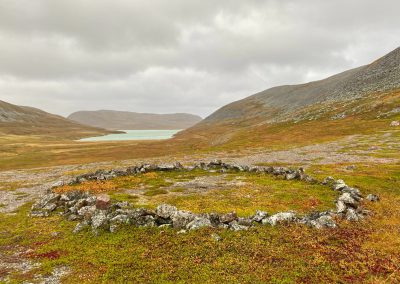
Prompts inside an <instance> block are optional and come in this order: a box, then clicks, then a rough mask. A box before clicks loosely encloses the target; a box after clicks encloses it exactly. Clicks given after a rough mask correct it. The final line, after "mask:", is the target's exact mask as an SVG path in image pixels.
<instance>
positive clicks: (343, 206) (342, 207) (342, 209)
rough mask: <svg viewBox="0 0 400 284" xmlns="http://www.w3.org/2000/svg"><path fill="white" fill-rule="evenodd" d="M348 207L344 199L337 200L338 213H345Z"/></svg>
mask: <svg viewBox="0 0 400 284" xmlns="http://www.w3.org/2000/svg"><path fill="white" fill-rule="evenodd" d="M346 209H347V206H346V204H345V203H344V202H343V201H340V200H339V201H337V202H336V212H337V213H344V212H345V211H346Z"/></svg>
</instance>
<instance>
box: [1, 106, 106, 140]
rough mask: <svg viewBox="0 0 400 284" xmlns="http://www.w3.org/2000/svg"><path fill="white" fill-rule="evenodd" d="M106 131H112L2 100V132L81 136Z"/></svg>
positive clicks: (104, 132) (65, 136)
mask: <svg viewBox="0 0 400 284" xmlns="http://www.w3.org/2000/svg"><path fill="white" fill-rule="evenodd" d="M106 133H110V131H107V130H104V129H100V128H95V127H91V126H86V125H81V124H79V123H76V122H74V121H71V120H68V119H66V118H64V117H61V116H58V115H54V114H50V113H47V112H45V111H42V110H39V109H36V108H33V107H26V106H17V105H13V104H10V103H6V102H4V101H0V134H14V135H47V136H55V137H64V138H67V137H68V138H79V137H85V136H93V135H102V134H106Z"/></svg>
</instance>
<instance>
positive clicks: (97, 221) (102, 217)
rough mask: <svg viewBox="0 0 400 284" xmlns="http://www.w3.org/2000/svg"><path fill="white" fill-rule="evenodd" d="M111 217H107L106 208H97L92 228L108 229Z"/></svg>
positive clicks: (92, 219) (92, 220)
mask: <svg viewBox="0 0 400 284" xmlns="http://www.w3.org/2000/svg"><path fill="white" fill-rule="evenodd" d="M109 221H110V220H109V219H108V218H107V212H106V211H105V210H96V212H95V213H94V214H93V216H92V218H91V224H92V228H93V229H95V230H97V229H105V230H106V229H108V228H109Z"/></svg>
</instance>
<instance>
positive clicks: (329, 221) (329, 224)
mask: <svg viewBox="0 0 400 284" xmlns="http://www.w3.org/2000/svg"><path fill="white" fill-rule="evenodd" d="M310 225H311V226H312V227H314V228H317V229H321V228H336V227H337V225H336V223H335V221H334V220H333V218H332V217H331V216H329V215H324V216H321V217H319V218H317V219H315V220H311V221H310Z"/></svg>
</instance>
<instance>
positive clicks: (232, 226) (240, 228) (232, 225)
mask: <svg viewBox="0 0 400 284" xmlns="http://www.w3.org/2000/svg"><path fill="white" fill-rule="evenodd" d="M229 228H230V229H231V230H233V231H243V230H248V229H249V227H248V226H244V225H240V224H239V223H238V222H237V221H232V222H231V223H230V224H229Z"/></svg>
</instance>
